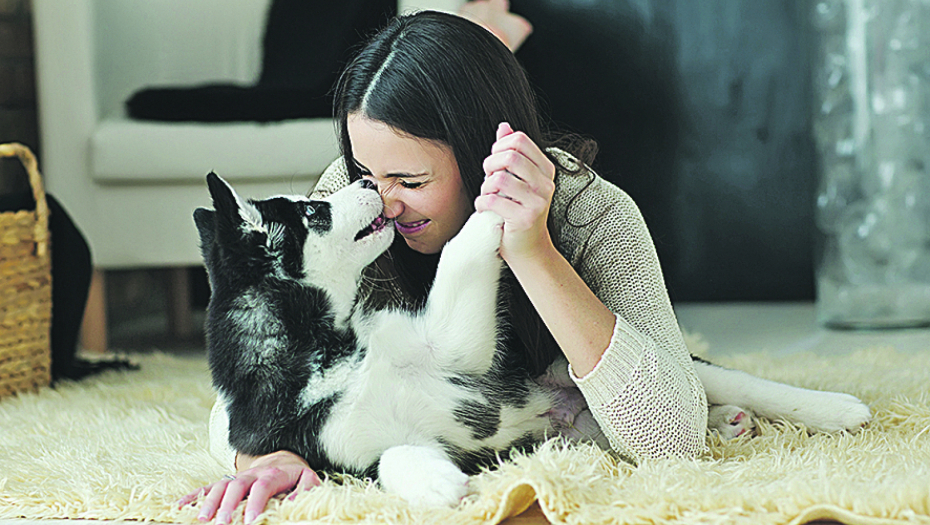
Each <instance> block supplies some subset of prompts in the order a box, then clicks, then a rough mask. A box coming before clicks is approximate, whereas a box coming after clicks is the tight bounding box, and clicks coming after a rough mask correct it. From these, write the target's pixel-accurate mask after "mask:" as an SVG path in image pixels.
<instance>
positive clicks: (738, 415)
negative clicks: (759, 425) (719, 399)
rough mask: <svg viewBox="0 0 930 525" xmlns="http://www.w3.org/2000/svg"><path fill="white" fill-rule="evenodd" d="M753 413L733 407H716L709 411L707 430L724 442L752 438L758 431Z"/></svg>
mask: <svg viewBox="0 0 930 525" xmlns="http://www.w3.org/2000/svg"><path fill="white" fill-rule="evenodd" d="M753 417H754V415H753V413H752V412H750V411H749V410H744V409H742V408H740V407H737V406H733V405H715V406H712V407H710V408H709V409H708V410H707V430H708V431H710V432H711V433H714V434H717V435H719V436H720V437H721V438H723V439H724V440H727V441H728V440H731V439H735V438H738V437H740V436H742V435H744V434H745V435H749V436H751V435H752V434H753V433H754V432H755V429H756V423H755V421H753Z"/></svg>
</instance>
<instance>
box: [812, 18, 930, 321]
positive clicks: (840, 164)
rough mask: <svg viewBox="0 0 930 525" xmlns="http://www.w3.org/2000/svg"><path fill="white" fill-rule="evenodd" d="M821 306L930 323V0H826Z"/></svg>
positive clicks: (819, 79)
mask: <svg viewBox="0 0 930 525" xmlns="http://www.w3.org/2000/svg"><path fill="white" fill-rule="evenodd" d="M811 6H812V22H813V27H814V29H815V30H816V32H817V35H818V38H817V41H818V43H817V46H818V47H817V51H816V52H815V53H814V57H815V58H814V61H813V68H814V79H813V85H814V92H815V103H814V105H813V107H814V116H813V132H814V139H815V144H816V148H817V152H818V156H817V158H818V160H819V163H820V166H819V173H820V183H819V189H818V194H817V204H816V205H817V209H816V214H815V216H816V221H817V232H818V237H819V238H818V252H819V253H818V261H817V268H816V286H817V288H816V289H817V300H816V309H817V316H818V320H819V322H820V323H821V324H823V325H825V326H828V327H833V328H896V327H910V326H928V325H930V0H815V1H813V2H812V4H811Z"/></svg>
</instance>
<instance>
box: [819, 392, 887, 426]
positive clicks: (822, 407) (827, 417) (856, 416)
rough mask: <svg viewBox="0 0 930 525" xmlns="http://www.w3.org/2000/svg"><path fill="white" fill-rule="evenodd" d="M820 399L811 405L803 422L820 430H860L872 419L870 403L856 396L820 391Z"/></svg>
mask: <svg viewBox="0 0 930 525" xmlns="http://www.w3.org/2000/svg"><path fill="white" fill-rule="evenodd" d="M819 394H820V396H819V399H818V400H817V402H816V403H815V404H812V405H810V406H809V408H808V410H809V411H810V413H809V414H807V416H806V417H805V418H804V420H803V421H802V423H804V425H805V426H807V428H808V429H809V430H813V431H819V432H843V431H846V432H852V433H855V432H858V431H859V430H860V429H861V428H862V427H864V426H865V425H867V424H868V423H869V421H871V420H872V411H871V410H870V409H869V407H868V405H866V404H865V403H863V402H862V401H860V400H859V399H858V398H856V397H855V396H851V395H849V394H841V393H837V392H820V393H819Z"/></svg>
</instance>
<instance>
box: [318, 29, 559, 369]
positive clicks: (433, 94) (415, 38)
mask: <svg viewBox="0 0 930 525" xmlns="http://www.w3.org/2000/svg"><path fill="white" fill-rule="evenodd" d="M354 113H359V114H362V115H364V116H365V117H367V118H369V119H372V120H376V121H380V122H383V123H385V124H387V125H389V126H391V127H392V128H395V129H397V130H400V131H402V132H404V133H407V134H409V135H411V136H414V137H419V138H422V139H427V140H431V141H438V142H441V143H443V144H446V145H448V146H449V147H450V148H451V149H452V153H453V155H454V157H455V159H456V162H457V164H458V168H459V173H460V174H461V177H462V182H463V184H464V187H465V190H466V191H467V192H468V194H469V195H470V197H471V199H472V200H474V199H475V198H477V197H478V195H479V194H480V189H481V184H482V182H483V180H484V171H483V169H482V163H483V161H484V159H485V158H486V157H487V156H488V155H489V154H490V152H491V145H492V144H493V143H494V140H495V136H496V135H495V132H496V130H497V126H498V124H499V123H500V122H508V123H510V125H511V126H512V127H513V129H515V130H519V131H522V132H524V133H526V134H527V136H528V137H529V138H530V139H532V140H533V141H534V142H535V143H536V144H537V145H539V146H540V147H542V148H546V147H547V146H548V145H549V144H550V143H549V141H547V140H546V137H545V136H544V133H543V131H542V128H541V125H540V120H539V114H538V111H537V107H536V99H535V95H534V93H533V91H532V88H531V87H530V85H529V82H528V81H527V79H526V75H525V73H524V71H523V68H522V67H521V66H520V64H519V62H517V60H516V58H515V57H514V56H513V54H512V53H511V52H510V50H509V49H507V47H506V46H505V45H504V44H503V43H502V42H501V41H500V40H498V39H497V38H496V37H495V36H493V35H492V34H491V33H490V32H488V31H487V30H485V29H484V28H482V27H481V26H479V25H477V24H474V23H472V22H470V21H467V20H465V19H463V18H461V17H458V16H455V15H449V14H445V13H439V12H431V11H424V12H420V13H415V14H413V15H406V16H400V17H397V18H394V19H393V20H392V21H391V22H390V24H389V25H388V26H387V27H386V28H385V29H383V30H382V31H381V32H379V33H378V34H376V35H375V36H374V37H373V38H372V39H371V40H370V41H369V42H368V44H367V45H366V46H365V47H364V48H363V49H362V51H361V53H360V54H359V55H358V56H357V57H356V58H355V60H354V61H352V62H351V63H350V64H349V66H348V67H347V68H346V70H345V72H344V73H343V74H342V77H341V78H340V80H339V83H338V84H337V86H336V94H335V116H336V121H337V126H338V132H339V140H340V147H341V149H342V154H343V156H344V159H345V163H346V167H347V169H348V172H349V177H350V179H352V180H356V179H358V178H359V177H360V174H359V172H358V169H357V167H356V164H355V162H354V157H353V154H352V143H351V142H350V140H349V132H348V128H347V119H348V117H349V115H350V114H354ZM438 260H439V259H438V255H424V254H420V253H418V252H416V251H414V250H412V249H410V248H409V247H408V246H407V244H406V243H405V242H404V240H403V238H402V237H401V236H399V235H398V236H397V237H396V238H395V241H394V243H393V245H392V246H391V248H390V249H389V250H388V251H387V252H386V254H385V255H384V256H382V258H381V259H379V261H378V264H377V268H380V271H381V272H382V276H383V277H388V278H393V279H396V281H397V282H398V284H399V285H400V288H401V290H402V291H403V292H404V293H405V294H406V295H407V297H408V298H409V299H410V302H411V304H414V305H419V304H422V301H424V300H425V297H426V294H427V292H428V291H429V287H430V285H431V284H432V281H433V278H434V277H435V272H436V265H437V263H438ZM383 274H388V275H383ZM502 283H503V288H502V289H504V290H505V291H506V292H507V294H508V297H507V299H508V310H509V314H510V315H509V318H510V319H509V322H510V325H511V329H512V331H513V334H512V335H513V336H515V337H516V339H517V340H518V341H517V344H519V345H520V346H523V347H524V348H525V354H526V360H527V364H528V368H529V371H530V372H531V373H535V374H540V373H542V372H543V371H544V370H545V369H546V367H547V366H549V364H551V362H552V360H553V359H554V358H555V357H556V356H558V355H559V354H560V350H559V348H558V346H557V344H556V343H555V340H554V339H553V338H552V335H551V334H550V333H549V330H548V329H547V328H546V326H545V324H544V323H543V322H542V320H541V319H540V317H539V314H538V313H537V312H536V309H535V308H534V307H533V305H532V304H531V303H530V301H529V299H528V298H527V296H526V293H525V292H524V291H523V289H522V287H521V286H520V285H519V283H517V282H516V279H515V278H514V277H513V275H512V274H511V273H510V272H509V271H506V272H505V274H504V276H503V279H502Z"/></svg>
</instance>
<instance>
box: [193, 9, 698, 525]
mask: <svg viewBox="0 0 930 525" xmlns="http://www.w3.org/2000/svg"><path fill="white" fill-rule="evenodd" d="M336 117H337V121H338V124H339V131H340V140H341V148H342V152H343V158H342V159H339V160H337V161H336V162H335V163H334V164H333V165H332V166H330V168H329V169H328V170H327V172H326V173H324V175H323V177H322V179H321V180H320V183H319V184H318V185H317V188H316V189H315V190H314V194H315V195H320V196H321V195H324V194H327V193H329V192H331V191H334V190H336V189H338V188H340V187H342V186H344V185H346V184H347V183H348V182H349V181H350V180H354V179H358V178H360V177H365V178H369V179H371V180H373V181H374V182H375V183H376V184H377V186H378V188H379V191H380V192H381V195H382V198H383V200H384V210H385V215H386V216H387V217H388V218H390V219H393V220H394V224H395V226H396V229H397V233H399V234H400V235H398V236H397V237H396V240H395V243H394V245H393V246H392V247H391V249H390V250H389V253H388V255H387V256H385V257H383V258H382V259H381V260H379V263H378V264H377V265H376V266H377V267H376V268H373V269H372V271H373V272H376V273H379V274H382V275H379V277H384V274H386V275H387V276H389V277H391V278H392V280H391V281H388V282H390V283H394V285H392V286H390V287H389V288H388V290H389V291H390V292H391V293H390V294H388V296H387V297H386V298H385V297H384V295H385V294H380V293H377V292H378V290H373V292H375V293H373V294H372V296H371V297H372V299H371V300H372V301H374V300H378V301H380V302H384V301H394V302H400V303H405V304H415V303H416V302H417V301H418V300H420V299H422V298H423V297H425V293H426V291H427V289H428V286H429V283H430V282H431V280H432V276H433V274H434V272H435V267H436V262H437V261H438V253H439V251H440V250H441V248H442V246H443V244H445V242H446V241H448V240H449V239H450V238H451V237H453V236H454V235H455V234H456V233H457V232H458V230H459V228H461V226H462V224H463V223H464V222H465V220H466V218H467V217H468V216H469V215H470V214H471V213H472V212H473V211H475V210H492V211H495V212H497V213H498V214H499V215H501V216H502V217H503V218H504V233H503V237H502V241H501V256H502V257H503V259H504V261H505V262H506V263H507V266H508V268H509V271H510V272H512V277H511V278H514V279H515V280H516V282H517V283H519V284H518V285H515V286H513V287H512V289H513V295H514V297H513V298H512V300H511V312H510V314H511V316H512V318H513V319H514V320H515V323H514V326H513V329H514V330H515V333H516V335H517V336H518V338H519V339H520V340H521V341H522V342H523V344H524V345H525V347H526V348H527V352H528V354H529V355H530V356H531V357H532V359H533V362H534V363H535V364H536V371H537V372H538V373H540V374H542V373H543V372H545V371H546V369H547V367H548V366H549V365H550V364H551V363H552V362H553V361H554V360H555V359H556V357H559V356H564V358H566V359H567V361H568V363H569V366H568V373H569V374H570V376H571V378H572V380H573V381H574V382H575V383H576V384H577V386H578V388H580V390H581V393H582V394H583V395H584V400H585V401H586V403H587V405H588V406H589V407H590V410H591V413H592V414H593V415H594V418H595V419H596V420H597V423H598V424H599V426H600V428H601V430H602V431H603V433H604V434H605V435H606V436H607V438H608V440H609V443H610V446H611V447H612V448H613V449H614V450H615V451H616V452H618V453H619V454H621V455H623V456H626V457H628V458H630V459H631V460H633V461H636V460H638V459H641V458H650V457H668V456H673V457H693V456H695V455H697V454H699V453H700V452H701V451H702V450H703V447H704V441H705V432H706V421H707V405H706V400H705V395H704V391H703V389H702V387H701V384H700V382H699V380H698V378H697V376H696V374H695V371H694V368H693V365H692V364H691V360H690V357H689V355H688V352H687V350H686V348H685V344H684V341H683V339H682V336H681V332H680V330H679V328H678V324H677V322H676V319H675V316H674V314H673V312H672V308H671V305H670V302H669V299H668V294H667V292H666V290H665V284H664V281H663V278H662V274H661V270H660V267H659V263H658V259H657V257H656V255H655V249H654V247H653V244H652V240H651V238H650V236H649V233H648V231H647V229H646V226H645V224H644V222H643V219H642V217H641V215H640V213H639V211H638V209H637V208H636V206H635V204H634V203H633V202H632V201H631V200H630V198H629V197H628V196H627V195H626V194H625V193H623V192H622V191H621V190H619V189H618V188H616V187H615V186H612V185H611V184H609V183H607V182H605V181H604V180H603V179H600V178H599V177H597V176H596V175H595V174H594V173H593V172H591V171H590V170H589V169H588V168H587V167H586V166H585V165H584V163H582V162H580V161H579V160H578V159H581V160H589V159H585V158H584V154H583V150H584V148H579V147H574V146H571V145H569V146H567V148H568V149H571V150H573V153H574V155H571V154H569V153H568V152H566V151H563V150H561V149H557V148H553V147H550V146H552V144H551V143H550V142H549V141H548V140H547V139H546V138H545V136H544V134H543V131H542V129H541V127H540V123H539V117H538V113H537V108H536V106H535V102H534V97H533V93H532V90H531V89H530V87H529V84H528V82H527V80H526V78H525V76H524V74H523V71H522V69H521V67H520V65H519V63H518V62H517V61H516V59H515V58H514V56H513V55H512V53H511V52H510V51H509V50H508V49H507V47H506V46H505V45H503V44H502V43H501V41H499V40H498V39H496V38H495V37H494V36H492V35H491V34H490V33H489V32H487V31H485V30H484V29H483V28H482V27H480V26H478V25H476V24H474V23H472V22H469V21H467V20H465V19H463V18H460V17H456V16H453V15H444V14H441V13H432V12H424V13H419V14H416V15H412V16H407V17H401V18H398V19H395V20H394V21H393V22H392V23H391V24H390V25H389V26H388V27H387V28H386V29H384V30H383V31H382V32H381V33H379V34H378V35H376V36H375V37H374V39H373V40H372V41H371V42H370V43H369V44H368V45H367V46H366V47H365V48H364V50H363V51H362V52H361V53H360V55H359V56H358V57H357V58H356V59H355V61H354V62H353V63H352V64H350V65H349V66H348V68H347V70H346V71H345V73H344V74H343V77H342V78H341V80H340V82H339V85H338V86H337V92H336ZM369 281H371V282H382V283H383V282H385V281H384V279H372V280H369ZM556 372H557V371H556ZM221 408H222V407H220V409H219V410H217V409H215V410H214V414H215V415H217V421H216V422H213V423H211V434H213V436H212V437H211V439H217V440H218V441H220V442H221V443H222V441H223V440H224V439H225V435H226V434H225V433H226V423H225V421H224V420H223V416H224V412H223V410H222V409H221ZM236 468H237V470H238V473H237V476H235V477H233V476H229V477H228V478H229V479H224V480H221V481H220V482H218V483H214V484H213V485H210V486H209V487H207V488H206V489H205V490H206V491H207V497H206V499H205V501H204V503H203V507H202V511H201V515H200V517H201V519H203V520H208V519H210V518H212V517H213V516H214V514H215V515H216V521H217V523H220V524H225V523H228V522H229V521H230V517H231V513H232V511H233V510H234V509H235V507H236V505H237V504H238V503H239V502H240V501H242V499H243V498H245V497H246V495H248V502H247V504H246V510H245V519H246V523H248V522H250V521H252V520H253V519H254V517H255V516H257V515H258V513H259V512H261V510H262V509H263V508H264V506H265V504H266V503H267V501H268V499H269V498H270V497H271V496H273V495H274V494H278V493H282V492H287V491H291V490H293V491H294V494H296V493H297V492H298V491H300V490H306V489H309V488H311V487H313V486H315V485H317V484H319V478H318V477H317V476H316V474H315V473H314V472H313V471H312V470H310V469H309V468H308V465H307V463H306V462H304V461H303V459H301V458H299V457H297V456H296V455H294V454H292V453H290V452H287V451H280V452H276V453H274V454H270V455H268V456H263V457H257V458H256V457H247V456H244V455H239V456H238V457H236ZM295 489H296V490H295ZM197 494H199V491H198V492H197V493H194V494H192V495H191V496H190V497H188V498H185V501H184V502H182V503H186V502H189V501H191V500H192V499H193V497H196V495H197Z"/></svg>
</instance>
